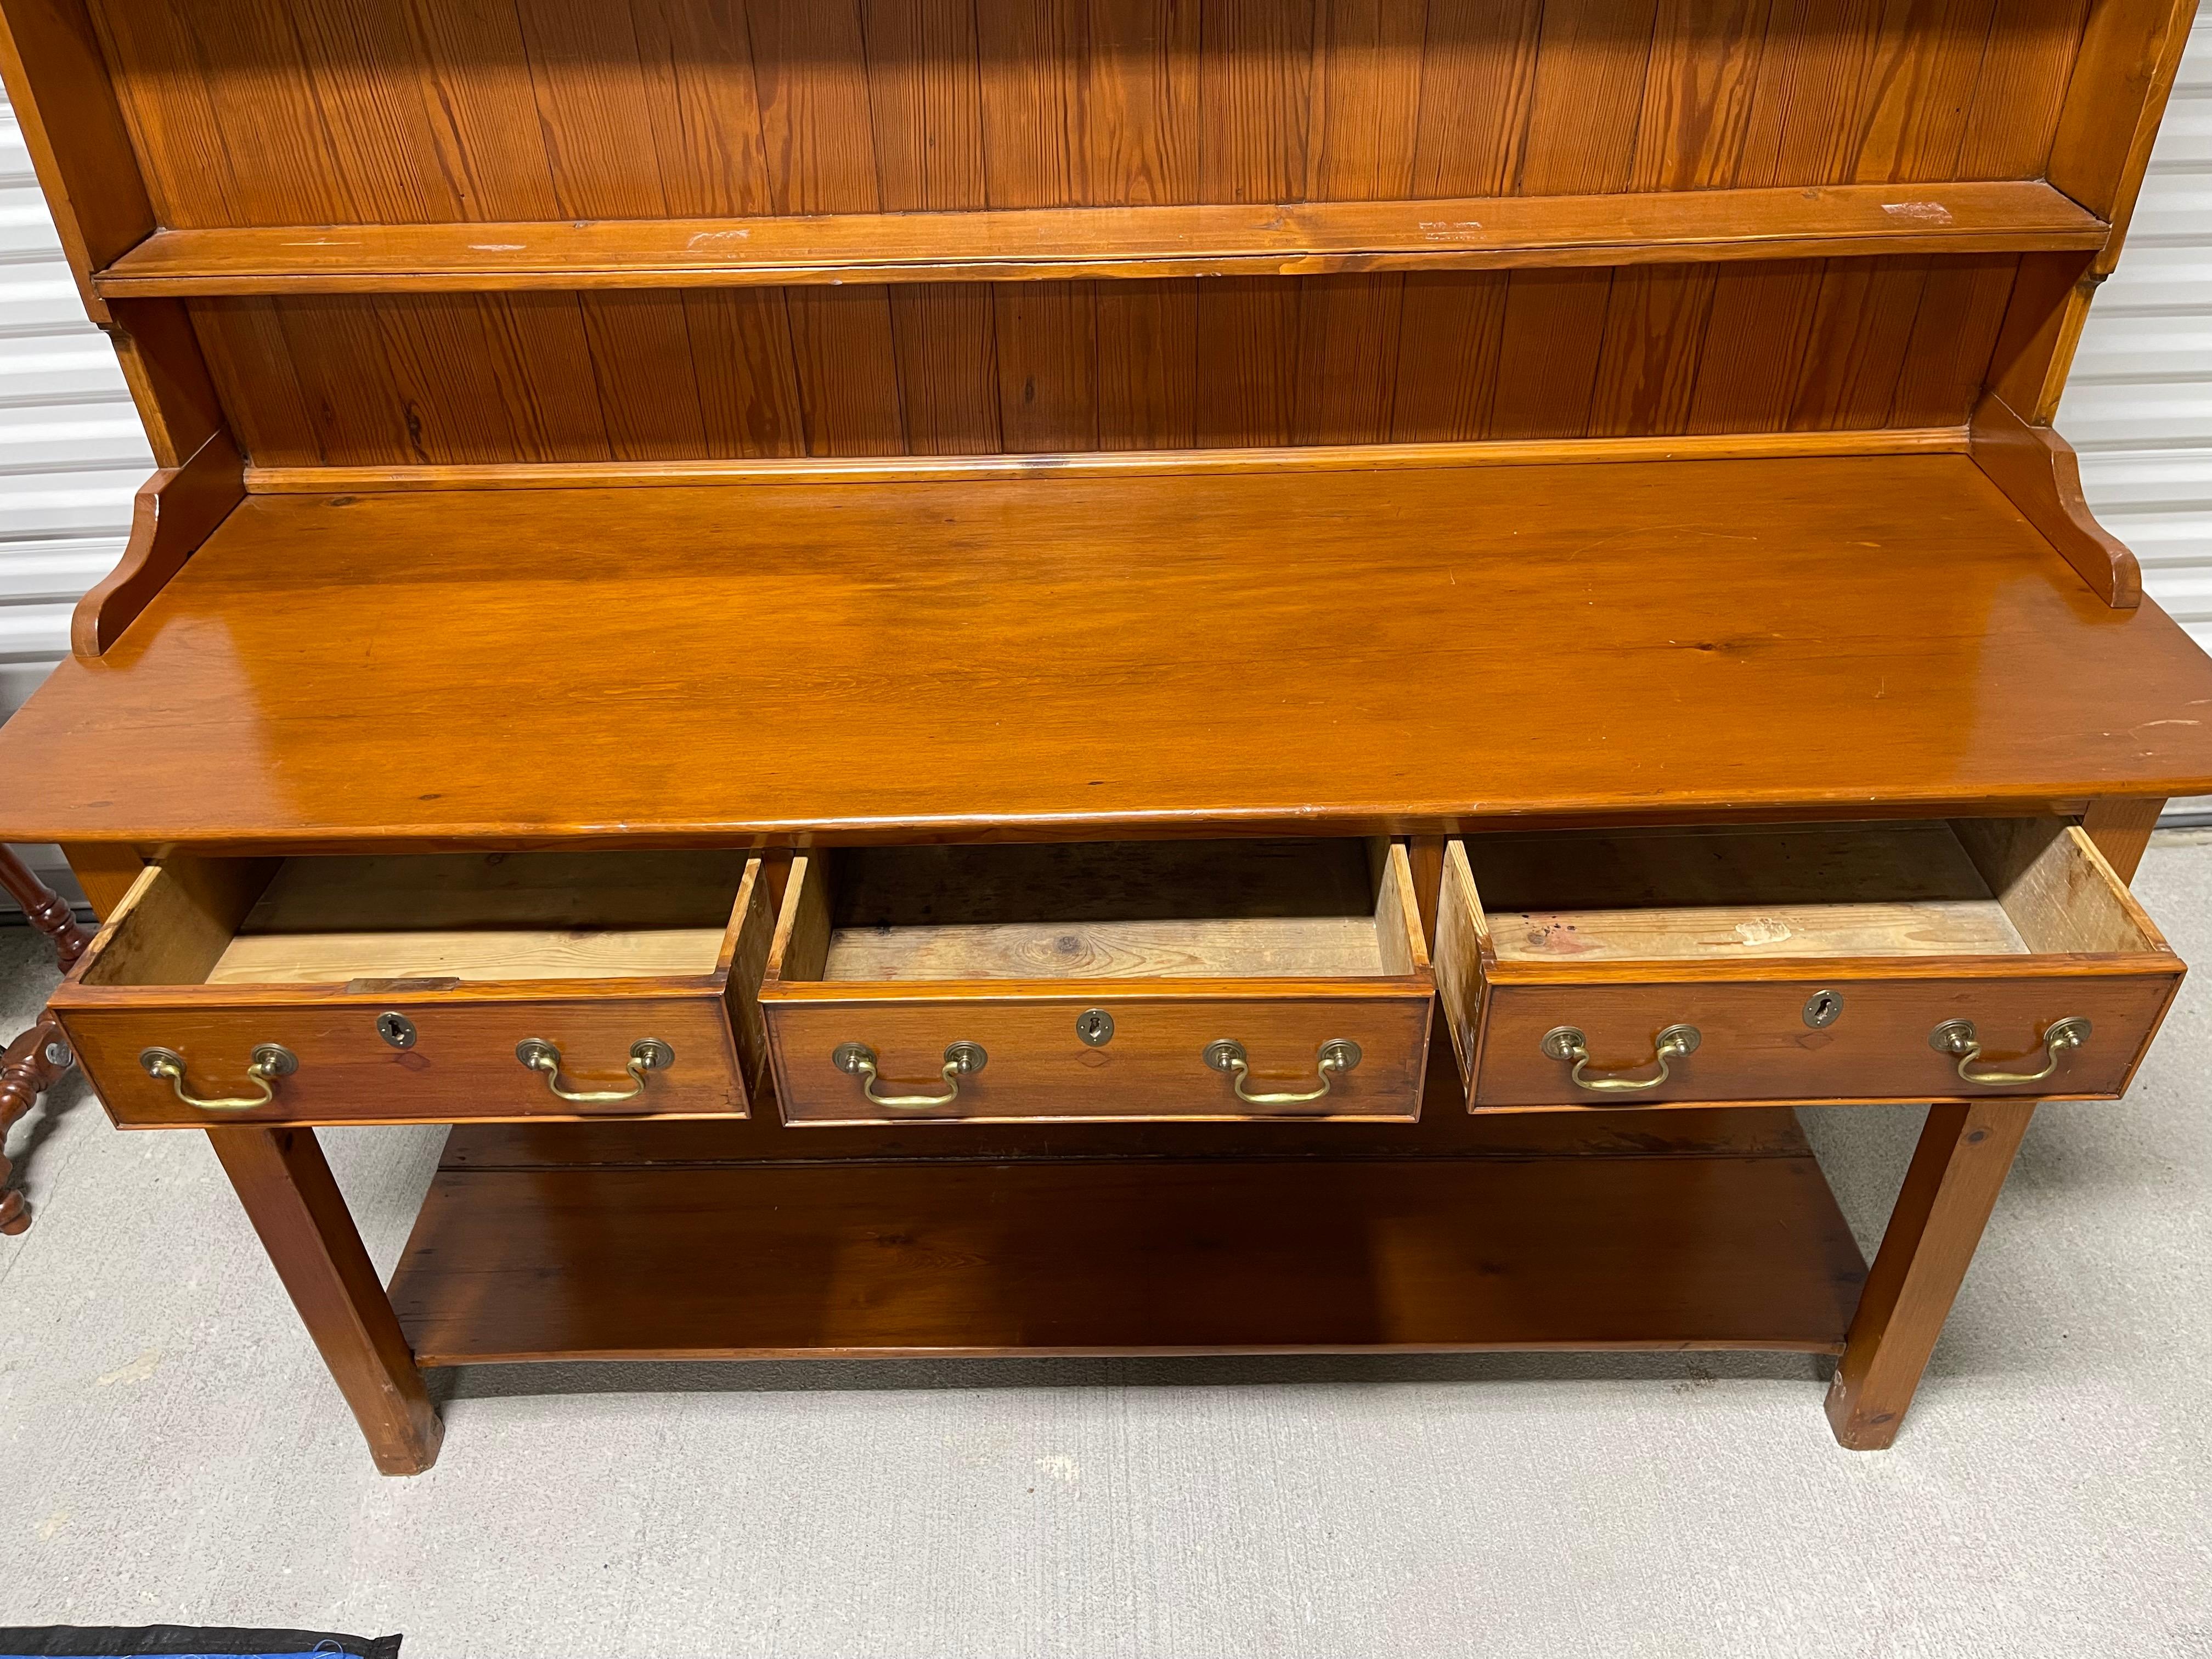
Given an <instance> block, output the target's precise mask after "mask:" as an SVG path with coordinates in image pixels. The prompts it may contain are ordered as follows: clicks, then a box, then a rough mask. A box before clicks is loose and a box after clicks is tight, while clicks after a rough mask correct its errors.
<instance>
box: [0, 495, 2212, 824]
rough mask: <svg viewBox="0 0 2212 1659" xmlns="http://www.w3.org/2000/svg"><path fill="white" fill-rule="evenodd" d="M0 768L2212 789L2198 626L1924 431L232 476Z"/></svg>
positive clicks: (2048, 798) (1699, 804)
mask: <svg viewBox="0 0 2212 1659" xmlns="http://www.w3.org/2000/svg"><path fill="white" fill-rule="evenodd" d="M63 747H66V749H67V750H68V752H69V753H70V756H71V764H70V766H68V767H66V768H41V767H38V766H35V765H32V764H29V763H28V761H29V759H30V757H33V756H36V755H42V754H50V753H53V752H57V751H58V749H60V748H63ZM0 769H5V770H6V771H7V772H8V773H9V775H11V777H12V778H13V780H14V781H13V783H12V784H11V787H10V790H9V796H8V800H7V805H6V808H5V810H4V812H0V839H6V840H13V841H41V840H49V839H58V840H64V841H70V842H96V841H103V840H107V841H125V842H136V843H139V844H141V845H148V844H154V843H159V842H167V841H172V840H178V841H192V842H204V843H224V844H237V845H246V844H258V845H265V846H290V847H295V848H302V849H307V848H335V847H339V846H344V845H349V844H362V843H374V842H387V843H390V842H410V841H412V842H436V841H441V840H443V841H452V840H456V839H462V838H477V839H486V840H496V839H516V840H528V839H532V838H538V837H550V836H562V837H568V838H586V839H601V840H605V841H607V842H624V843H627V844H633V845H635V844H642V843H645V842H653V841H664V842H681V841H684V840H687V839H688V840H708V839H715V838H721V837H743V836H755V835H759V836H787V835H796V834H803V833H805V832H827V833H829V834H830V835H832V836H845V837H848V838H854V839H866V838H869V837H879V838H884V839H894V838H900V837H908V838H915V837H921V838H927V837H930V836H976V837H979V838H983V837H993V836H1084V835H1090V834H1097V835H1123V834H1128V833H1132V832H1142V831H1144V830H1146V829H1163V830H1181V831H1189V830H1192V829H1206V828H1222V829H1229V828H1236V829H1258V828H1261V827H1271V828H1278V829H1280V828H1297V829H1340V830H1350V829H1361V828H1391V827H1396V828H1402V829H1420V828H1423V827H1436V828H1441V827H1445V826H1448V825H1449V824H1451V823H1455V822H1459V821H1463V820H1469V819H1473V818H1474V817H1479V816H1491V815H1499V816H1502V815H1532V816H1572V815H1581V814H1599V813H1602V814H1604V815H1606V816H1607V817H1610V818H1612V819H1614V820H1616V821H1617V820H1619V819H1620V817H1623V816H1624V815H1629V814H1635V813H1638V812H1662V813H1680V814H1706V815H1710V814H1713V813H1717V812H1726V811H1787V810H1796V809H1799V808H1805V809H1814V810H1820V811H1838V812H1846V813H1847V812H1850V811H1853V810H1861V811H1863V810H1865V809H1866V808H1867V807H1868V805H1869V804H1870V803H1877V802H1878V803H1886V804H1889V805H1901V804H1907V803H1929V804H1942V803H1972V802H1978V803H1984V804H1990V805H2012V804H2020V805H2031V806H2033V805H2046V804H2048V803H2051V802H2063V801H2069V800H2078V799H2083V798H2087V797H2090V796H2095V795H2100V794H2105V795H2111V794H2135V795H2152V796H2156V795H2186V794H2196V793H2206V792H2208V791H2212V662H2208V660H2207V659H2206V658H2205V657H2204V655H2203V653H2201V652H2200V651H2199V650H2198V649H2197V647H2195V646H2194V645H2193V644H2191V642H2190V641H2188V639H2187V638H2186V637H2185V635H2183V634H2182V632H2181V631H2180V629H2178V628H2177V627H2176V626H2175V625H2174V624H2173V623H2172V622H2171V621H2170V620H2169V619H2168V618H2167V617H2165V616H2164V615H2163V614H2162V613H2161V612H2160V611H2158V610H2157V609H2156V608H2155V607H2154V606H2152V605H2144V606H2143V607H2142V609H2141V610H2140V611H2115V610H2112V609H2110V608H2108V607H2107V606H2106V605H2105V604H2104V603H2103V601H2102V600H2100V599H2099V598H2098V597H2097V596H2096V595H2094V594H2093V593H2092V592H2090V591H2089V590H2088V589H2087V587H2086V586H2084V585H2083V584H2082V582H2081V579H2080V578H2079V577H2077V576H2076V575H2075V573H2074V571H2073V570H2072V569H2071V568H2069V567H2068V566H2067V565H2066V564H2065V563H2064V562H2063V561H2062V560H2061V559H2060V558H2059V557H2058V556H2057V554H2056V553H2054V552H2053V551H2052V550H2051V548H2050V547H2049V545H2048V544H2046V543H2045V541H2044V540H2043V539H2042V538H2040V537H2039V536H2038V535H2037V534H2036V533H2035V532H2033V531H2032V530H2031V529H2029V528H2028V527H2027V526H2026V525H2025V524H2024V523H2023V521H2022V520H2021V518H2020V516H2019V514H2018V513H2016V512H2015V510H2014V509H2013V507H2011V506H2010V505H2009V504H2008V502H2007V501H2006V500H2005V499H2004V497H2003V496H2002V495H2000V494H1999V493H1998V491H1997V490H1996V487H1995V486H1994V485H1992V484H1991V483H1990V482H1989V481H1988V479H1987V478H1986V477H1984V476H1983V475H1982V474H1981V473H1980V472H1978V471H1976V469H1975V468H1974V466H1973V465H1972V463H1971V462H1970V461H1969V460H1968V459H1966V458H1965V457H1963V456H1957V455H1912V456H1859V457H1850V458H1786V459H1741V460H1708V461H1674V462H1666V463H1628V464H1621V465H1553V466H1537V465H1531V466H1517V467H1493V468H1467V469H1459V470H1449V469H1427V470H1407V471H1389V472H1383V471H1372V472H1369V471H1342V472H1336V471H1330V472H1319V471H1316V472H1310V473H1303V474H1296V473H1294V474H1279V475H1265V476H1241V475H1237V474H1233V473H1232V474H1221V475H1211V476H1152V475H1135V476H1117V477H1052V476H1049V475H1048V474H1041V475H1040V476H1038V477H1035V478H1031V479H1018V480H1005V479H999V480H989V481H981V482H975V481H969V482H963V481H959V480H940V481H921V482H915V481H902V482H896V483H886V482H874V483H834V484H820V483H806V484H799V483H792V484H769V483H757V484H726V485H722V486H719V487H681V488H678V487H640V488H630V489H564V490H556V489H546V490H506V491H481V492H479V491H451V492H435V491H434V492H421V493H416V492H393V493H386V494H380V495H359V496H337V497H315V496H295V497H265V496H264V497H253V498H249V499H248V500H247V501H246V502H245V503H244V504H243V505H242V506H240V507H239V508H238V510H237V511H236V512H235V513H234V514H233V515H232V516H231V517H230V518H229V519H228V521H226V522H225V523H224V525H223V526H222V528H221V529H220V530H219V531H217V532H216V534H215V535H214V537H213V538H211V539H210V542H209V543H208V544H206V546H204V548H203V549H202V550H200V551H199V552H198V553H197V555H196V556H194V557H193V558H192V559H191V562H190V563H189V564H188V565H186V567H185V569H184V571H183V573H182V574H180V575H179V577H177V578H176V579H175V580H173V582H172V583H171V584H170V585H169V586H168V587H167V589H166V590H164V591H163V592H161V595H160V596H159V597H158V598H157V599H155V602H154V604H153V605H152V606H151V607H150V608H149V610H148V611H146V613H145V614H144V615H143V617H141V618H140V619H139V620H138V621H137V623H136V624H134V625H133V626H132V627H131V629H130V631H129V632H128V633H127V634H126V635H125V636H124V637H123V639H122V640H121V641H119V642H118V644H117V645H116V646H115V647H113V648H112V650H110V651H109V652H108V653H107V654H106V657H104V658H103V659H99V660H96V661H84V660H72V661H69V662H65V663H64V664H63V665H62V666H61V667H60V668H59V669H58V671H56V672H55V674H54V676H53V678H52V679H51V680H50V681H49V682H48V683H47V684H46V686H45V687H44V688H43V689H42V690H40V692H39V693H38V695H37V696H35V697H33V700H32V701H31V702H30V703H29V705H28V706H27V708H25V709H24V710H23V711H22V712H21V714H18V715H17V716H16V717H15V719H14V720H12V721H10V722H9V725H8V726H7V728H6V731H5V732H4V734H3V735H0Z"/></svg>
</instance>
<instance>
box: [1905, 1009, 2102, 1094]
mask: <svg viewBox="0 0 2212 1659" xmlns="http://www.w3.org/2000/svg"><path fill="white" fill-rule="evenodd" d="M2092 1029H2093V1028H2092V1027H2091V1025H2090V1024H2089V1022H2088V1021H2087V1020H2086V1019H2084V1018H2081V1015H2079V1014H2069V1015H2067V1016H2066V1018H2063V1019H2054V1020H2053V1021H2051V1024H2048V1025H2046V1026H2045V1027H2044V1030H2043V1041H2042V1042H2039V1043H2038V1044H2037V1045H2036V1047H2037V1048H2041V1049H2042V1050H2043V1051H2044V1054H2045V1059H2044V1061H2043V1066H2042V1067H2041V1069H2040V1070H2038V1071H2033V1072H1970V1071H1968V1070H1967V1069H1966V1068H1967V1067H1968V1066H1972V1064H1973V1063H1974V1062H1975V1061H1976V1060H1979V1059H1980V1058H1981V1057H1982V1040H1981V1037H1980V1036H1979V1035H1978V1033H1977V1032H1976V1031H1975V1030H1974V1022H1973V1021H1972V1020H1971V1019H1947V1020H1945V1021H1944V1022H1943V1023H1942V1024H1941V1025H1938V1026H1937V1027H1936V1029H1935V1030H1932V1031H1930V1032H1929V1034H1928V1046H1929V1048H1933V1049H1934V1050H1936V1053H1937V1054H1954V1055H1956V1056H1957V1057H1958V1060H1959V1075H1960V1078H1961V1079H1964V1080H1965V1081H1966V1082H1968V1083H1979V1084H1984V1085H1992V1086H2002V1085H2005V1084H2008V1083H2040V1082H2042V1081H2043V1079H2045V1078H2047V1077H2049V1076H2050V1075H2051V1073H2054V1072H2056V1071H2057V1069H2058V1062H2059V1061H2060V1060H2063V1059H2064V1058H2065V1057H2066V1055H2068V1054H2070V1053H2072V1052H2073V1051H2074V1050H2075V1049H2076V1048H2081V1047H2082V1046H2084V1045H2085V1044H2086V1043H2087V1042H2088V1041H2089V1033H2090V1031H2091V1030H2092ZM2034 1052H2035V1050H2034V1049H2033V1048H2031V1049H2029V1050H2028V1053H2029V1054H2033V1053H2034Z"/></svg>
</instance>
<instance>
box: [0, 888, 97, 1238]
mask: <svg viewBox="0 0 2212 1659" xmlns="http://www.w3.org/2000/svg"><path fill="white" fill-rule="evenodd" d="M0 887H4V888H6V889H7V890H8V893H9V896H10V897H12V898H13V899H14V900H15V902H16V903H18V904H20V905H21V906H22V907H23V915H25V916H26V917H27V918H28V919H29V921H30V923H31V926H33V927H35V928H37V929H38V930H39V931H40V933H44V934H45V935H46V937H47V939H50V940H52V943H53V947H54V957H55V959H56V960H57V961H58V962H59V963H61V968H62V971H63V972H64V973H67V972H68V971H69V970H70V969H71V968H73V967H75V966H76V959H77V958H78V957H81V956H82V955H83V954H84V947H85V946H86V945H88V944H89V943H90V942H91V939H90V937H89V936H88V934H87V933H85V931H84V929H83V928H82V927H78V926H77V923H76V916H75V915H72V914H70V908H69V906H68V905H67V904H66V903H64V902H63V901H62V900H61V899H60V898H59V897H58V896H56V894H55V892H54V890H52V888H50V887H48V886H47V885H46V883H44V882H42V881H40V879H39V878H37V877H36V876H34V875H33V874H32V873H31V872H30V870H29V868H28V866H26V865H25V864H24V862H23V861H22V860H21V859H19V858H17V857H16V856H15V854H14V853H12V852H10V851H9V849H8V848H5V847H0ZM72 1063H73V1060H72V1057H71V1055H70V1047H69V1042H68V1039H67V1038H65V1037H64V1036H62V1028H61V1026H60V1025H59V1024H58V1023H57V1022H56V1021H55V1019H54V1017H53V1016H52V1014H50V1013H41V1014H40V1016H39V1018H38V1023H37V1024H34V1025H33V1026H32V1027H31V1029H30V1030H27V1031H26V1032H24V1033H23V1035H22V1036H19V1037H17V1038H16V1039H15V1041H14V1042H11V1043H9V1045H8V1048H7V1050H6V1052H5V1053H0V1233H20V1232H21V1231H23V1229H24V1228H26V1227H27V1226H29V1225H31V1212H30V1209H29V1207H28V1206H26V1205H25V1204H24V1202H23V1195H22V1194H21V1193H19V1192H16V1191H15V1190H14V1189H12V1188H9V1185H8V1179H9V1176H12V1175H13V1174H14V1173H15V1165H14V1164H10V1163H9V1161H8V1157H7V1153H6V1152H5V1150H4V1148H5V1146H6V1144H7V1139H8V1131H9V1128H10V1127H13V1126H14V1124H15V1120H16V1119H17V1118H19V1117H21V1116H22V1115H23V1114H24V1113H26V1112H27V1111H29V1110H30V1109H31V1108H32V1107H33V1106H34V1105H36V1104H37V1103H38V1099H39V1097H40V1095H42V1094H44V1093H45V1092H46V1091H47V1090H49V1089H51V1088H52V1087H53V1086H54V1085H55V1083H56V1082H58V1080H59V1079H60V1078H61V1075H62V1073H64V1072H66V1071H68V1070H69V1068H70V1065H71V1064H72Z"/></svg>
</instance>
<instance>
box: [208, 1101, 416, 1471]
mask: <svg viewBox="0 0 2212 1659" xmlns="http://www.w3.org/2000/svg"><path fill="white" fill-rule="evenodd" d="M208 1139H209V1140H210V1141H211V1142H213V1143H214V1146H215V1152H216V1157H217V1158H221V1159H222V1167H223V1170H224V1172H225V1173H226V1174H228V1176H230V1184H231V1185H232V1186H233V1187H234V1188H237V1190H238V1199H239V1202H240V1203H241V1204H243V1205H244V1206H246V1217H247V1218H248V1219H249V1220H251V1221H252V1223H253V1230H254V1231H256V1232H257V1233H258V1234H260V1236H261V1243H262V1244H263V1246H264V1248H265V1249H267V1250H268V1252H269V1260H270V1262H271V1263H273V1264H274V1265H275V1267H276V1276H277V1277H278V1278H279V1279H283V1281H284V1288H285V1290H286V1291H289V1292H290V1294H291V1297H292V1305H293V1306H294V1307H295V1308H297V1309H298V1310H300V1318H301V1321H302V1322H304V1323H305V1324H306V1326H307V1334H308V1335H310V1336H312V1337H313V1339H314V1340H315V1346H316V1347H317V1348H319V1349H320V1350H321V1351H322V1356H323V1363H324V1364H326V1365H328V1366H329V1367H330V1370H331V1379H332V1380H333V1381H334V1382H336V1383H337V1385H338V1391H339V1392H340V1393H341V1394H343V1395H344V1396H345V1401H346V1404H347V1405H349V1406H350V1407H353V1414H354V1417H355V1419H356V1420H357V1421H358V1422H359V1423H360V1425H361V1431H362V1434H364V1435H365V1436H367V1437H368V1449H369V1453H370V1455H372V1456H374V1458H375V1460H376V1467H377V1468H380V1469H381V1470H382V1471H383V1472H384V1473H385V1474H422V1471H423V1470H425V1469H427V1468H429V1467H430V1465H431V1464H433V1463H435V1462H437V1461H438V1443H439V1442H440V1441H441V1439H442V1438H443V1437H444V1436H445V1425H444V1424H443V1423H442V1422H441V1420H440V1419H439V1417H438V1411H437V1407H435V1406H434V1405H432V1404H431V1403H430V1397H429V1395H428V1392H427V1391H426V1390H425V1389H424V1388H423V1386H422V1372H421V1371H419V1370H416V1365H415V1356H414V1354H413V1352H411V1351H410V1349H409V1347H408V1346H407V1339H406V1337H405V1336H404V1334H402V1333H401V1331H400V1328H399V1321H398V1316H396V1315H394V1314H393V1313H392V1303H391V1301H390V1299H389V1298H388V1297H386V1295H385V1293H384V1286H383V1285H381V1284H380V1283H379V1282H378V1279H377V1277H376V1268H375V1267H374V1265H373V1264H372V1263H371V1262H370V1261H369V1259H368V1251H367V1250H366V1249H363V1248H362V1242H361V1235H360V1234H359V1233H358V1232H356V1231H355V1230H354V1225H353V1217H352V1216H351V1214H349V1212H347V1209H346V1206H345V1199H344V1197H343V1195H342V1194H340V1193H339V1191H338V1188H337V1182H336V1181H334V1180H332V1179H331V1166H330V1165H329V1164H327V1163H325V1161H324V1159H323V1149H322V1147H321V1146H320V1145H319V1143H318V1142H317V1141H316V1139H315V1132H314V1131H313V1130H312V1129H258V1128H248V1127H243V1126H241V1127H238V1128H230V1129H210V1130H209V1131H208Z"/></svg>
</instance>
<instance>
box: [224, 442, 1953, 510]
mask: <svg viewBox="0 0 2212 1659" xmlns="http://www.w3.org/2000/svg"><path fill="white" fill-rule="evenodd" d="M1968 442H1969V439H1968V436H1967V432H1966V428H1965V427H1963V426H1958V427H1951V426H1930V427H1882V428H1872V429H1869V430H1865V431H1851V432H1829V431H1820V432H1703V433H1686V434H1683V435H1678V436H1673V437H1652V438H1528V439H1519V438H1514V439H1477V440H1473V441H1467V442H1460V443H1401V444H1302V445H1295V446H1285V447H1276V448H1258V449H1117V450H1091V451H1081V452H1073V453H1068V452H1054V453H1038V454H1001V455H789V456H758V457H744V458H734V459H696V460H665V461H482V462H477V463H473V464H471V463H467V462H461V463H444V464H434V465H412V466H343V465H341V466H252V465H249V466H248V467H247V468H246V492H247V493H248V494H249V495H343V494H346V493H348V492H350V491H355V490H391V489H622V488H625V487H647V486H664V485H671V484H702V485H712V484H729V483H748V484H756V483H792V484H823V483H920V482H923V481H927V480H958V479H966V480H974V479H978V478H1035V477H1044V476H1047V475H1049V476H1052V477H1063V478H1104V477H1135V476H1146V477H1196V476H1198V475H1200V474H1203V473H1221V472H1244V473H1250V472H1270V473H1276V472H1396V471H1406V470H1408V469H1419V468H1425V467H1451V466H1556V465H1563V464H1569V463H1585V464H1587V463H1607V462H1613V463H1620V462H1628V461H1666V460H1686V461H1711V460H1765V459H1803V458H1805V457H1808V456H1828V455H1963V454H1965V453H1966V448H1967V445H1968Z"/></svg>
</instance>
